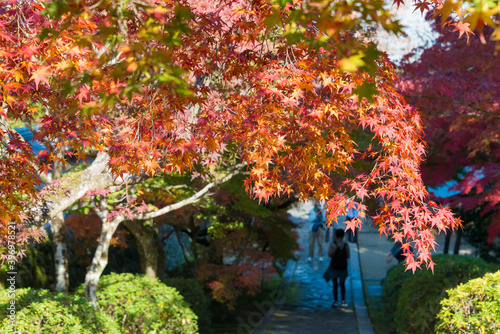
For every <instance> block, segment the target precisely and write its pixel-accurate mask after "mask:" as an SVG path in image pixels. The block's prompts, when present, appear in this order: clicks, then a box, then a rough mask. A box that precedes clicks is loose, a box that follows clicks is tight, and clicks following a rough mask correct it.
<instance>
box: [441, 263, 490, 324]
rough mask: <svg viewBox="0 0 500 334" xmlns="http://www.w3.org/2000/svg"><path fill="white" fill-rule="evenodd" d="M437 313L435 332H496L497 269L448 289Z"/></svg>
mask: <svg viewBox="0 0 500 334" xmlns="http://www.w3.org/2000/svg"><path fill="white" fill-rule="evenodd" d="M447 292H448V298H446V299H444V300H442V301H441V311H440V312H439V314H438V315H437V318H438V323H437V325H436V333H438V334H441V333H443V334H444V333H482V334H494V333H499V332H500V271H498V272H496V273H494V274H492V273H488V274H486V275H484V276H483V277H481V278H476V279H473V280H470V281H469V282H467V283H465V284H460V285H459V286H457V287H456V288H454V289H451V290H448V291H447Z"/></svg>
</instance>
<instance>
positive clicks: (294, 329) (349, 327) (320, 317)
mask: <svg viewBox="0 0 500 334" xmlns="http://www.w3.org/2000/svg"><path fill="white" fill-rule="evenodd" d="M311 208H312V205H311V203H307V204H305V205H302V206H300V207H299V208H298V209H296V210H294V211H292V212H290V213H291V215H292V219H293V220H294V221H295V222H296V223H298V224H299V228H298V229H297V232H298V234H299V244H300V246H301V248H302V250H301V251H300V257H299V259H298V261H297V262H295V261H290V262H289V263H288V265H287V270H286V272H285V278H286V279H287V280H288V281H289V282H293V283H294V284H298V285H300V288H301V291H302V294H301V296H299V297H298V300H297V301H296V302H295V303H293V304H287V305H284V306H282V307H281V308H277V309H276V310H275V312H274V313H273V314H268V315H267V317H266V319H265V320H264V321H263V323H262V324H261V325H260V326H259V327H257V328H256V329H255V330H254V331H253V332H252V333H253V334H295V333H296V334H307V333H315V334H322V333H339V334H358V333H359V334H373V330H372V328H371V324H370V319H369V317H368V313H367V312H366V307H365V304H364V298H363V288H362V280H361V271H360V267H359V257H358V251H357V245H356V244H355V243H350V244H349V246H350V249H351V259H350V260H349V268H348V271H349V277H348V278H347V280H346V301H347V304H348V306H347V307H337V308H332V303H333V283H332V282H331V281H330V282H329V283H327V282H326V281H325V280H324V279H323V277H322V276H323V273H324V272H325V270H326V269H327V267H328V265H329V263H330V261H329V258H328V257H327V254H326V253H327V249H324V257H325V261H323V262H319V261H318V258H316V259H314V261H313V262H312V263H311V262H307V261H306V259H307V256H308V253H309V246H308V234H309V222H308V214H309V210H310V209H311ZM324 248H327V247H324ZM316 252H317V250H316Z"/></svg>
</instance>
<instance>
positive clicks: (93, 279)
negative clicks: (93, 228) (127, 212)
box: [85, 218, 123, 306]
mask: <svg viewBox="0 0 500 334" xmlns="http://www.w3.org/2000/svg"><path fill="white" fill-rule="evenodd" d="M122 221H123V219H120V218H116V219H114V220H112V221H110V222H109V221H107V219H106V220H103V221H102V229H101V235H100V237H99V244H98V245H97V249H96V250H95V254H94V258H93V259H92V264H91V265H90V267H89V269H88V270H87V274H86V275H85V298H86V299H87V301H89V302H90V303H91V304H92V305H93V306H96V304H97V283H99V278H100V277H101V274H102V272H103V271H104V268H106V266H107V265H108V252H109V245H110V242H111V238H112V237H113V234H114V233H115V231H116V229H117V228H118V225H120V223H121V222H122Z"/></svg>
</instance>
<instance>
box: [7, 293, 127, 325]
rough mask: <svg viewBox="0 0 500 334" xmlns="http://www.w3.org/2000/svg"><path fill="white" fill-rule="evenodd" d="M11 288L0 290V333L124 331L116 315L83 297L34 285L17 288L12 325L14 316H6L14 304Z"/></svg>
mask: <svg viewBox="0 0 500 334" xmlns="http://www.w3.org/2000/svg"><path fill="white" fill-rule="evenodd" d="M8 291H9V290H0V309H1V311H0V312H1V313H0V314H1V316H0V333H9V334H12V333H16V334H33V333H60V334H64V333H68V334H70V333H71V334H72V333H81V334H94V333H108V334H120V333H122V331H120V330H119V327H118V325H117V324H116V323H115V322H114V321H113V319H110V318H109V317H107V316H106V314H104V312H102V311H100V310H96V309H94V308H93V307H92V306H91V305H90V304H88V303H87V301H86V300H85V299H84V298H83V297H80V296H71V295H66V294H63V293H53V292H50V291H48V290H34V289H31V288H28V289H17V290H16V291H15V297H14V299H13V300H15V308H16V312H15V321H16V324H15V327H14V328H13V326H11V325H10V324H9V320H11V318H9V317H7V315H10V311H8V307H11V305H12V304H11V302H10V301H11V300H12V298H11V296H9V294H8ZM6 312H9V314H6Z"/></svg>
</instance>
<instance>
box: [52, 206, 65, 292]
mask: <svg viewBox="0 0 500 334" xmlns="http://www.w3.org/2000/svg"><path fill="white" fill-rule="evenodd" d="M52 234H53V236H54V262H55V269H56V270H55V280H56V286H55V290H56V291H59V292H65V293H66V292H68V287H69V275H68V258H67V256H66V255H67V247H66V227H65V226H64V216H63V213H62V212H60V213H58V214H57V215H56V216H55V217H54V218H52Z"/></svg>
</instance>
